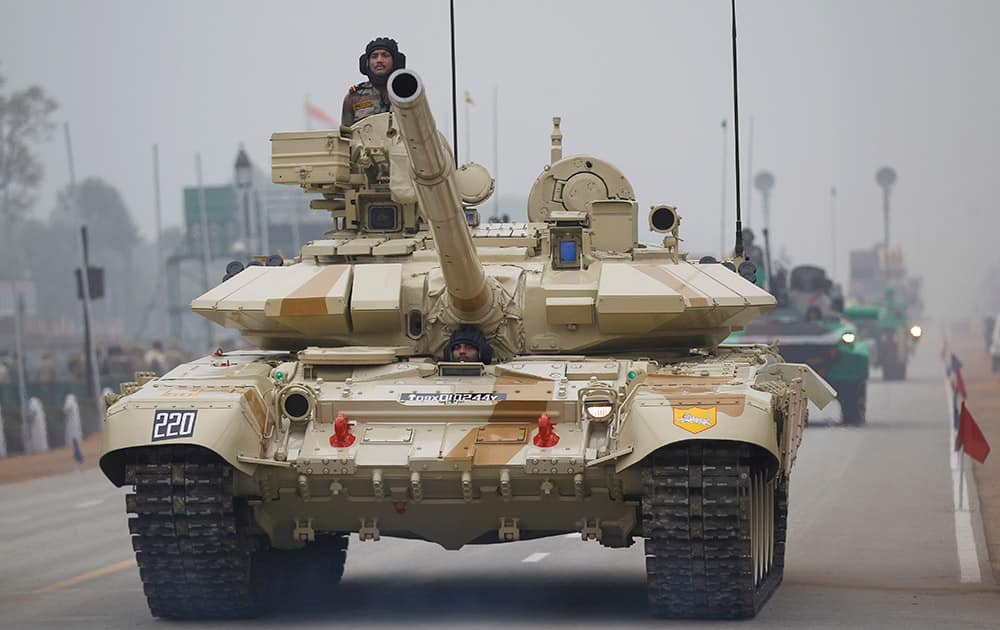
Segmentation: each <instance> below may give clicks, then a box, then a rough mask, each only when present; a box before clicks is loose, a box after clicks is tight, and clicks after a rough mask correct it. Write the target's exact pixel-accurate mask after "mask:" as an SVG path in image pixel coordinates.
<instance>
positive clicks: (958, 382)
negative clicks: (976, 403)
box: [953, 370, 969, 400]
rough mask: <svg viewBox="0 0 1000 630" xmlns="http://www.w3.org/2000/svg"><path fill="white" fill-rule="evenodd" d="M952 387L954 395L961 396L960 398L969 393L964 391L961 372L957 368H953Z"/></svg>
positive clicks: (964, 397)
mask: <svg viewBox="0 0 1000 630" xmlns="http://www.w3.org/2000/svg"><path fill="white" fill-rule="evenodd" d="M953 387H954V389H955V395H956V396H961V397H962V400H965V399H966V398H968V397H969V395H968V394H966V393H965V381H964V380H963V379H962V373H961V372H960V371H958V370H955V384H954V385H953Z"/></svg>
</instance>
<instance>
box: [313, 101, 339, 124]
mask: <svg viewBox="0 0 1000 630" xmlns="http://www.w3.org/2000/svg"><path fill="white" fill-rule="evenodd" d="M306 117H307V118H312V119H315V120H318V121H320V122H321V123H325V124H327V125H330V127H332V128H337V127H340V125H339V124H338V123H337V121H336V120H334V119H333V118H332V117H331V116H330V114H327V113H326V112H324V111H323V110H322V109H320V108H319V107H316V106H315V105H313V104H312V103H310V102H309V101H306Z"/></svg>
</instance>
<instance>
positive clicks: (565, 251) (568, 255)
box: [559, 241, 576, 263]
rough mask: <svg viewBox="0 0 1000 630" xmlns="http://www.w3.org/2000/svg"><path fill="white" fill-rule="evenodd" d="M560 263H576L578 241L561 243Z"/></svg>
mask: <svg viewBox="0 0 1000 630" xmlns="http://www.w3.org/2000/svg"><path fill="white" fill-rule="evenodd" d="M559 262H564V263H574V262H576V241H560V243H559Z"/></svg>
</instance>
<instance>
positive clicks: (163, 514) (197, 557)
mask: <svg viewBox="0 0 1000 630" xmlns="http://www.w3.org/2000/svg"><path fill="white" fill-rule="evenodd" d="M125 482H126V483H129V484H133V485H134V488H135V493H134V494H129V495H127V496H126V498H125V504H126V509H127V511H128V512H130V513H134V514H135V515H136V516H134V517H131V518H129V522H128V525H129V531H130V532H131V534H132V547H133V548H134V549H135V557H136V561H137V562H138V564H139V575H140V576H141V578H142V585H143V591H144V592H145V594H146V600H147V602H148V604H149V610H150V612H151V613H152V614H153V616H155V617H163V618H167V619H204V618H239V617H250V616H254V615H257V614H259V613H260V612H262V610H261V608H262V607H261V604H260V601H261V600H260V599H259V598H258V597H257V594H258V592H260V591H263V590H264V589H261V588H258V584H257V580H256V579H255V578H256V576H255V572H254V556H255V555H256V554H255V553H254V551H255V550H256V544H255V543H257V542H258V541H259V539H258V538H254V537H250V536H247V535H246V534H245V532H246V530H247V529H248V527H247V523H246V522H241V521H245V520H246V517H245V514H246V512H244V511H243V510H241V509H239V506H238V505H236V504H235V502H234V499H233V468H232V467H231V466H229V465H228V464H226V463H225V462H223V461H221V460H220V459H218V458H217V457H216V456H214V455H213V454H212V453H209V452H207V451H203V450H200V449H196V448H191V447H188V448H184V447H173V448H155V449H146V450H142V451H139V452H137V453H136V455H135V457H134V458H133V460H132V461H131V462H130V463H129V464H127V465H126V468H125Z"/></svg>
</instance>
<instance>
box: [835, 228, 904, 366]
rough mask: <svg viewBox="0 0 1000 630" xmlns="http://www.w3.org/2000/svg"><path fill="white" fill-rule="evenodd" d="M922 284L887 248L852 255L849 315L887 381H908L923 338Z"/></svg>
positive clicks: (895, 251) (897, 253) (898, 255)
mask: <svg viewBox="0 0 1000 630" xmlns="http://www.w3.org/2000/svg"><path fill="white" fill-rule="evenodd" d="M921 286H922V282H921V280H920V278H916V277H913V276H910V275H908V274H907V271H906V264H905V262H904V260H903V252H902V250H900V249H896V248H887V247H885V245H883V244H879V245H876V246H875V247H873V248H871V249H864V250H852V251H851V281H850V295H849V297H850V299H851V305H850V306H848V307H847V309H846V310H845V311H844V313H845V314H846V315H847V316H848V317H850V318H851V320H852V321H854V322H855V323H856V324H857V326H858V329H859V333H860V334H861V336H862V337H863V338H864V339H866V340H867V341H868V343H869V345H870V346H871V349H872V352H871V362H872V365H873V366H875V367H878V368H881V370H882V378H883V379H884V380H886V381H905V380H906V368H907V364H908V363H909V360H910V357H911V356H913V354H914V352H915V351H916V348H917V345H918V342H919V341H920V338H921V337H922V336H923V328H922V327H921V326H920V323H919V322H920V319H921V317H922V314H923V300H922V298H921Z"/></svg>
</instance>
